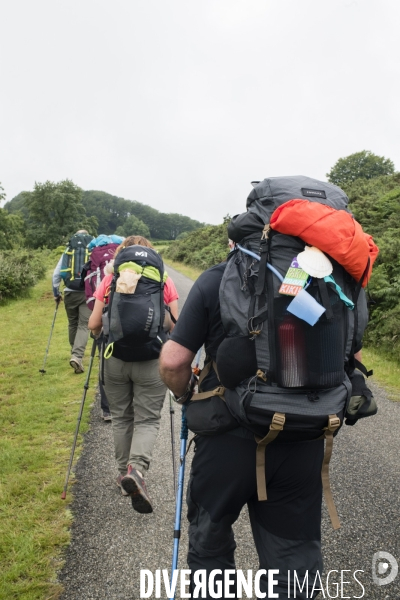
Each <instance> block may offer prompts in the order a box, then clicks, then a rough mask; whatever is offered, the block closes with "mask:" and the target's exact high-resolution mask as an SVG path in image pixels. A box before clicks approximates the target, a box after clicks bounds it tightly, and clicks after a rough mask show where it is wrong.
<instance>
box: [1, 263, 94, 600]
mask: <svg viewBox="0 0 400 600" xmlns="http://www.w3.org/2000/svg"><path fill="white" fill-rule="evenodd" d="M54 309H55V305H54V300H53V297H52V293H51V278H50V273H48V275H47V277H46V279H45V280H44V281H41V282H40V283H39V284H38V285H37V286H36V287H35V288H34V289H33V291H32V292H31V294H30V296H29V297H26V298H23V299H20V300H15V301H8V302H6V303H3V304H2V305H1V306H0V319H1V323H2V335H1V338H2V344H1V348H0V365H1V366H0V563H1V565H2V568H1V571H0V600H13V599H18V600H36V599H40V600H50V599H51V598H57V596H58V594H59V591H60V586H59V585H58V584H57V583H56V579H55V577H56V575H55V574H56V572H57V571H58V570H59V569H60V567H61V564H62V550H63V549H64V548H65V546H66V545H67V544H68V542H69V526H70V523H71V514H70V512H69V510H68V502H69V500H70V499H71V495H70V492H68V495H67V500H66V501H65V500H64V501H63V500H61V492H62V490H63V485H64V478H65V473H66V470H67V465H68V460H69V455H70V450H71V445H72V440H73V435H74V431H75V426H76V420H77V417H78V412H79V407H80V403H81V399H82V394H83V385H84V383H85V380H86V373H85V374H83V375H76V374H75V373H74V372H73V370H72V369H71V368H70V366H69V364H68V361H69V357H70V348H69V344H68V334H67V319H66V315H65V310H64V306H63V304H61V305H60V307H59V310H58V314H57V318H56V322H55V326H54V331H53V336H52V339H51V345H50V350H49V354H48V357H47V364H46V367H45V368H46V373H45V374H44V375H41V374H40V373H39V369H41V368H42V365H43V359H44V354H45V350H46V346H47V341H48V336H49V333H50V327H51V323H52V319H53V315H54ZM90 347H91V340H89V343H88V348H87V350H86V355H87V358H86V360H85V363H86V365H87V364H88V360H89V359H88V355H89V352H90ZM96 366H97V365H96V364H94V369H93V374H92V378H91V384H90V385H91V389H89V392H88V394H87V398H86V404H85V411H84V417H83V419H82V424H81V430H80V433H83V432H84V431H85V430H86V429H87V422H88V418H87V417H88V411H89V405H90V404H91V402H92V401H93V393H94V392H93V389H94V382H95V373H96ZM81 439H82V438H81V436H80V437H79V440H78V447H77V452H76V454H75V460H76V458H77V457H78V455H79V446H80V443H81ZM73 479H74V478H73V474H71V478H70V487H71V484H72V483H73ZM69 489H70V488H69Z"/></svg>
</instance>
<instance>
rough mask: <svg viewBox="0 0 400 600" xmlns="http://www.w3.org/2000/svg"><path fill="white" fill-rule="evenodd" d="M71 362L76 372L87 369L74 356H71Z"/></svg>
mask: <svg viewBox="0 0 400 600" xmlns="http://www.w3.org/2000/svg"><path fill="white" fill-rule="evenodd" d="M69 364H70V365H71V367H72V368H73V369H74V371H75V373H83V372H84V370H85V369H84V368H83V366H82V364H81V363H80V362H79V361H78V360H75V359H74V358H71V360H70V361H69Z"/></svg>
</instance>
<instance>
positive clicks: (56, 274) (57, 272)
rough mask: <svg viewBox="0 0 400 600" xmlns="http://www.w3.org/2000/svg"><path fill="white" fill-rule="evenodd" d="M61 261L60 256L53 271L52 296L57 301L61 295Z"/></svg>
mask: <svg viewBox="0 0 400 600" xmlns="http://www.w3.org/2000/svg"><path fill="white" fill-rule="evenodd" d="M61 262H62V256H61V258H60V260H59V261H58V263H57V266H56V268H55V269H54V271H53V282H52V283H53V296H54V300H55V301H56V302H57V303H58V302H60V301H61V300H62V296H61V294H60V289H59V288H60V283H61Z"/></svg>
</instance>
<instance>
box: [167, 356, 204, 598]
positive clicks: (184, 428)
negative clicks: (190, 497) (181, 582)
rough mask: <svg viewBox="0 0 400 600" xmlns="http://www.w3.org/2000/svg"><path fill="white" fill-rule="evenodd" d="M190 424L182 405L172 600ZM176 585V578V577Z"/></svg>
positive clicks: (197, 364) (197, 357) (195, 370)
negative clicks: (188, 424)
mask: <svg viewBox="0 0 400 600" xmlns="http://www.w3.org/2000/svg"><path fill="white" fill-rule="evenodd" d="M200 356H201V348H200V349H199V351H198V352H197V355H196V366H195V368H194V369H193V372H194V373H196V372H198V369H199V363H200ZM196 381H197V380H196V379H195V378H194V377H193V376H192V387H193V388H194V386H195V384H196ZM188 432H189V430H188V426H187V421H186V406H185V405H184V404H183V405H182V423H181V450H180V465H179V477H178V493H177V495H176V507H175V527H174V549H173V553H172V571H171V593H172V596H171V598H170V600H175V588H174V587H173V583H174V573H175V571H176V570H177V568H178V554H179V539H180V537H181V516H182V500H183V482H184V478H185V459H186V444H187V439H188ZM175 587H176V579H175ZM172 590H173V591H172Z"/></svg>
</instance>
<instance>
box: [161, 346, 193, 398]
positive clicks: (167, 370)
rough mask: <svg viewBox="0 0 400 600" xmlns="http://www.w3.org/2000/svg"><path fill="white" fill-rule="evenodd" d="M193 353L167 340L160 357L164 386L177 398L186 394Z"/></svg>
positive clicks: (190, 374)
mask: <svg viewBox="0 0 400 600" xmlns="http://www.w3.org/2000/svg"><path fill="white" fill-rule="evenodd" d="M194 356H195V353H194V352H192V351H191V350H189V349H188V348H185V347H184V346H181V345H180V344H178V343H177V342H174V341H173V340H169V341H168V342H166V343H165V344H164V346H163V349H162V352H161V355H160V374H161V379H162V380H163V382H164V383H165V384H166V386H167V387H168V388H169V389H170V390H171V392H173V393H174V394H175V396H176V397H177V398H179V397H180V396H183V394H184V393H185V392H186V390H187V388H188V385H189V382H190V379H191V376H192V362H193V358H194Z"/></svg>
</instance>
